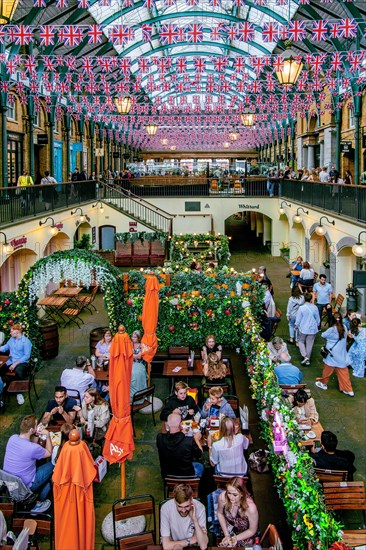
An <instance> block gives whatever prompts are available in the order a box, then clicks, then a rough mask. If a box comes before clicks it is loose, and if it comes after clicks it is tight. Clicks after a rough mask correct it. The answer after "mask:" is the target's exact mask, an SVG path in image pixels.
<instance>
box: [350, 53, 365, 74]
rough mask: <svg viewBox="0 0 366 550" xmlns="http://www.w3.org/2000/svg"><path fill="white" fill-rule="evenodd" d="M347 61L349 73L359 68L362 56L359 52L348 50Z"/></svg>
mask: <svg viewBox="0 0 366 550" xmlns="http://www.w3.org/2000/svg"><path fill="white" fill-rule="evenodd" d="M347 61H348V63H349V70H350V71H351V73H354V72H355V71H358V70H359V69H360V68H361V63H362V56H361V54H359V53H354V52H348V54H347Z"/></svg>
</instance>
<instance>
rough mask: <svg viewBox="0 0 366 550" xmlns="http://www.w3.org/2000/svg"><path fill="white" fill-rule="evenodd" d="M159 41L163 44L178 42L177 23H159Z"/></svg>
mask: <svg viewBox="0 0 366 550" xmlns="http://www.w3.org/2000/svg"><path fill="white" fill-rule="evenodd" d="M159 36H160V41H161V43H162V44H163V46H167V45H169V44H176V43H177V42H178V37H179V35H178V25H176V24H175V23H169V24H166V25H161V27H160V29H159Z"/></svg>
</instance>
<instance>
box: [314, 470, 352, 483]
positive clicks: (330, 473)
mask: <svg viewBox="0 0 366 550" xmlns="http://www.w3.org/2000/svg"><path fill="white" fill-rule="evenodd" d="M314 471H315V473H316V475H317V478H318V479H319V481H320V483H328V482H331V481H347V477H348V472H347V470H325V469H323V468H314Z"/></svg>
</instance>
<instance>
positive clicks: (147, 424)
mask: <svg viewBox="0 0 366 550" xmlns="http://www.w3.org/2000/svg"><path fill="white" fill-rule="evenodd" d="M227 234H228V235H231V236H232V241H231V250H232V258H231V263H230V265H232V266H233V267H235V268H236V269H237V270H248V269H251V268H252V267H258V266H259V265H263V264H264V265H266V267H267V272H268V275H269V277H270V278H271V279H272V282H273V284H274V287H275V299H276V304H277V305H278V306H279V307H280V308H281V309H282V311H283V312H285V311H286V304H287V300H288V296H289V292H290V289H289V279H286V273H287V272H288V269H287V265H286V263H285V262H284V260H283V259H281V258H272V257H271V255H270V254H269V252H268V250H267V249H266V248H264V247H263V246H262V245H261V244H260V240H259V239H256V238H255V237H254V236H253V235H252V233H251V232H250V231H249V228H248V227H247V226H245V225H243V223H241V222H240V221H235V220H234V219H233V218H231V219H230V223H229V224H227ZM95 304H96V306H97V312H96V313H94V314H93V315H90V314H89V313H84V314H83V319H84V322H85V324H84V325H83V326H82V327H81V328H80V329H77V328H73V327H68V328H66V329H62V330H60V352H59V355H58V356H57V357H56V358H55V359H53V360H50V361H46V362H44V364H43V367H42V370H41V371H40V372H39V373H38V375H37V388H38V390H39V393H40V395H41V398H40V400H39V401H38V402H37V403H36V414H37V415H41V414H42V412H43V410H44V407H45V404H46V402H47V400H48V399H49V398H50V397H52V395H53V389H54V386H55V384H56V383H57V382H58V380H59V377H60V374H61V372H62V370H63V369H64V368H65V367H69V366H72V365H73V362H74V359H75V357H76V356H77V355H79V354H88V353H89V335H90V331H91V330H92V329H93V328H95V327H98V326H105V325H106V324H107V316H106V312H105V310H104V307H103V298H102V296H101V295H98V297H97V299H96V301H95ZM277 334H278V335H279V336H283V337H284V338H287V336H288V331H287V324H286V322H285V320H282V321H281V323H280V324H279V328H278V331H277ZM321 343H322V339H321V338H320V336H317V339H316V343H315V347H314V352H313V360H312V363H311V366H310V367H304V368H302V370H303V372H304V378H305V382H306V383H307V384H308V385H309V387H310V388H311V391H312V394H313V396H314V398H315V401H316V405H317V408H318V411H319V414H320V419H321V422H322V424H323V426H324V428H326V429H330V430H332V431H334V432H335V433H336V434H337V435H338V438H339V442H340V444H339V446H340V448H349V449H351V450H353V451H354V453H355V454H356V467H357V472H356V475H355V479H356V480H364V481H365V477H366V476H365V473H366V472H365V453H366V445H365V401H366V400H365V384H366V381H365V379H362V380H355V379H353V380H352V382H353V384H354V391H355V394H356V395H355V397H354V398H350V397H347V396H345V395H343V394H340V393H339V391H338V390H337V387H336V381H335V380H333V381H331V382H330V383H329V390H328V391H327V392H323V391H321V390H318V389H317V388H316V387H315V386H314V379H315V377H316V376H318V375H319V374H320V372H321V361H320V355H319V349H320V346H321ZM291 354H292V357H293V362H294V363H295V364H297V365H299V363H300V354H299V352H298V350H297V348H296V347H291ZM232 361H233V369H234V373H235V380H236V382H235V383H236V390H237V394H238V397H239V400H240V403H241V404H242V403H246V404H247V405H248V407H249V410H250V431H251V433H252V436H253V440H254V445H253V449H257V448H259V447H261V442H260V440H259V437H258V426H257V416H256V410H255V404H254V402H253V401H252V399H251V396H250V391H249V382H248V377H247V375H246V373H245V372H244V367H243V363H242V358H241V356H240V355H236V354H235V353H233V354H232ZM153 382H154V383H155V384H156V394H157V396H158V397H160V398H161V399H164V398H165V397H166V396H167V395H168V391H169V388H168V385H167V382H166V381H164V380H162V379H161V378H154V379H153ZM30 413H31V409H30V406H29V403H28V401H27V400H26V403H25V404H24V405H23V406H21V407H19V406H18V405H17V403H16V400H15V399H14V398H12V399H11V400H10V402H9V404H7V407H6V411H5V413H4V414H3V415H1V416H0V423H1V435H2V437H1V438H0V462H2V458H3V456H4V450H5V445H6V441H7V439H8V437H9V436H10V435H11V434H12V433H15V432H17V431H18V426H19V420H20V418H21V417H22V416H24V415H26V414H30ZM159 430H160V422H159V420H158V422H157V426H156V427H155V428H154V427H153V426H152V420H151V416H150V415H141V414H138V415H136V440H135V442H136V451H135V453H134V457H133V460H132V461H131V462H127V467H126V472H127V494H128V495H133V494H135V495H136V494H143V493H145V492H149V493H151V494H153V495H154V496H155V499H156V501H157V502H159V501H160V500H162V499H163V485H162V481H161V478H160V472H159V465H158V456H157V452H156V447H155V439H156V435H157V433H158V431H159ZM252 484H253V491H254V496H255V499H256V501H257V503H258V507H259V510H260V525H261V528H265V526H266V524H267V523H268V522H269V521H271V522H274V523H276V525H277V526H278V527H279V530H280V532H281V535H282V536H283V538H284V541H285V546H284V547H285V548H286V550H290V548H291V543H290V541H289V533H288V530H287V528H286V523H285V518H284V514H283V509H282V506H281V503H280V502H279V500H278V498H277V495H276V492H275V489H274V488H273V483H272V478H271V475H270V474H264V475H259V474H253V475H252ZM119 497H120V468H119V466H118V465H113V466H112V467H110V468H109V471H108V474H107V476H106V478H105V479H104V481H103V483H102V484H101V485H98V486H96V487H95V506H96V519H97V526H96V531H97V532H96V549H98V550H99V549H102V548H110V546H108V544H106V543H105V542H104V541H103V539H102V537H101V535H100V526H101V523H102V521H103V519H104V517H105V516H106V515H107V514H108V513H109V512H110V510H111V505H112V503H113V501H114V500H116V499H118V498H119ZM45 548H46V546H45Z"/></svg>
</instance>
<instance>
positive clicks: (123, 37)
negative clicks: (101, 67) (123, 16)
mask: <svg viewBox="0 0 366 550" xmlns="http://www.w3.org/2000/svg"><path fill="white" fill-rule="evenodd" d="M134 38H135V31H134V29H132V28H131V27H128V26H127V25H113V27H111V28H110V29H109V40H110V41H111V42H112V44H114V45H115V46H123V45H124V44H127V43H128V42H129V41H130V40H133V39H134Z"/></svg>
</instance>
